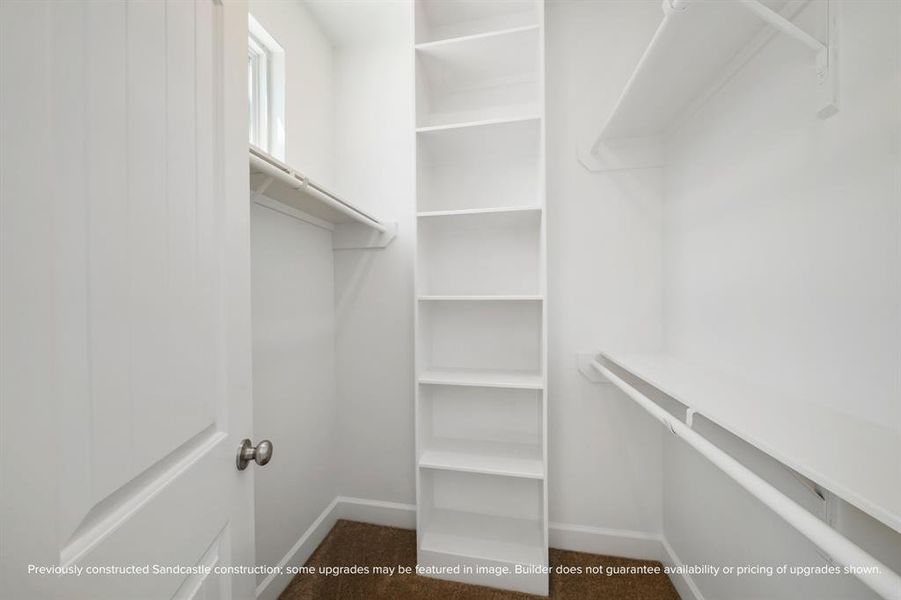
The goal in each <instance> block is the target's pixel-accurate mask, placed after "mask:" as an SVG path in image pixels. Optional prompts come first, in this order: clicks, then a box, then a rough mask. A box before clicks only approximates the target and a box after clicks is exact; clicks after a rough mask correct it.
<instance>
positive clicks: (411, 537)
mask: <svg viewBox="0 0 901 600" xmlns="http://www.w3.org/2000/svg"><path fill="white" fill-rule="evenodd" d="M550 561H551V566H552V567H556V566H557V565H569V566H582V567H587V566H589V565H603V566H604V567H608V566H611V567H623V566H641V565H655V564H656V565H659V564H660V563H657V562H655V561H644V560H630V559H627V558H615V557H612V556H600V555H597V554H585V553H582V552H569V551H565V550H554V549H551V551H550ZM352 565H367V566H370V567H372V566H376V565H381V566H397V565H405V566H409V567H413V566H415V565H416V532H415V531H413V530H410V529H396V528H393V527H380V526H378V525H368V524H365V523H357V522H354V521H343V520H341V521H338V523H337V524H336V525H335V527H334V528H333V529H332V530H331V532H329V534H328V536H326V538H325V539H324V540H323V541H322V543H321V544H320V545H319V547H318V548H317V549H316V551H315V552H314V553H313V555H312V556H311V557H310V560H308V561H307V566H309V567H316V571H317V573H315V574H303V573H302V574H300V575H297V576H296V577H295V578H294V579H293V580H292V581H291V583H290V584H289V585H288V587H287V589H285V591H284V592H283V593H282V595H281V596H280V599H279V600H374V599H384V600H422V599H431V598H440V599H442V600H535V599H536V598H539V596H532V595H529V594H521V593H518V592H509V591H504V590H496V589H493V588H488V587H481V586H476V585H467V584H463V583H454V582H450V581H442V580H440V579H432V578H429V577H420V576H418V575H397V574H395V575H393V576H388V575H373V574H368V575H341V576H333V575H331V576H330V575H325V574H320V573H318V570H319V568H321V567H326V566H348V567H349V566H352ZM550 598H553V599H558V600H576V599H579V600H584V599H590V598H595V599H604V600H679V595H678V594H677V593H676V590H675V588H673V586H672V584H671V583H670V581H669V578H668V577H667V576H666V575H663V574H660V575H610V576H607V575H558V574H556V573H553V572H552V573H551V575H550Z"/></svg>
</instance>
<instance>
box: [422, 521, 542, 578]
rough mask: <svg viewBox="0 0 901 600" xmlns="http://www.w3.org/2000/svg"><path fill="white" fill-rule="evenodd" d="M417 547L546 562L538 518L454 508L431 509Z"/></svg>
mask: <svg viewBox="0 0 901 600" xmlns="http://www.w3.org/2000/svg"><path fill="white" fill-rule="evenodd" d="M420 539H421V543H420V547H421V549H422V550H424V551H427V552H439V553H442V554H451V555H455V556H465V557H471V558H476V559H484V560H489V561H498V562H504V563H511V564H519V565H540V566H546V563H547V550H546V548H545V547H544V532H543V531H542V528H541V524H540V523H539V522H538V521H530V520H527V519H513V518H510V517H498V516H494V515H483V514H479V513H471V512H462V511H456V510H437V509H436V510H433V511H431V514H430V515H429V518H428V522H427V523H425V524H424V527H423V531H422V534H421V538H420Z"/></svg>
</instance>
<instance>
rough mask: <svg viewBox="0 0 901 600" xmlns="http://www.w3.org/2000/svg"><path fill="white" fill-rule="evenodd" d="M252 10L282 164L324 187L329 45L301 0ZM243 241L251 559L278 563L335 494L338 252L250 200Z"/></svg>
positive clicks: (329, 145) (329, 165)
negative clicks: (269, 53)
mask: <svg viewBox="0 0 901 600" xmlns="http://www.w3.org/2000/svg"><path fill="white" fill-rule="evenodd" d="M250 12H251V14H253V16H254V18H256V19H257V21H258V22H259V23H260V24H261V25H262V26H263V27H264V28H265V29H266V30H267V31H268V32H269V34H270V35H272V36H273V37H274V38H275V39H276V41H278V43H279V44H280V45H281V46H282V48H283V49H284V51H285V79H286V82H285V83H286V98H285V119H286V123H285V125H286V128H285V130H286V150H287V162H288V163H289V164H290V165H292V166H294V167H296V168H298V169H299V170H300V171H301V172H303V173H304V174H306V175H308V176H310V177H311V178H313V179H316V180H318V181H320V182H323V183H325V184H327V185H331V184H332V182H333V179H334V178H333V173H334V169H333V165H334V125H335V119H334V111H335V97H334V85H333V78H334V55H333V50H332V47H331V43H330V41H329V39H328V38H327V37H326V36H325V35H323V33H322V32H321V31H320V29H319V26H318V25H317V23H316V21H315V20H314V19H313V18H312V17H311V16H310V14H309V12H308V11H307V9H306V8H305V7H304V5H303V4H302V3H300V2H298V1H277V0H252V1H251V2H250ZM251 242H252V248H251V250H252V278H253V281H252V293H253V298H252V301H253V386H254V441H255V442H258V441H259V440H261V439H264V438H268V439H271V440H272V442H273V444H274V453H273V459H272V461H271V462H270V463H269V464H268V465H266V466H265V467H264V468H257V469H255V473H254V477H255V482H256V483H255V487H256V558H257V564H260V565H264V564H265V565H276V564H278V563H279V561H281V560H282V559H283V558H284V557H285V556H286V554H288V552H289V551H290V550H291V548H292V547H293V546H294V544H295V543H296V542H297V541H298V539H299V538H300V537H301V535H302V534H303V533H304V532H305V531H306V530H307V528H308V527H309V526H310V525H311V524H312V523H313V521H314V520H315V519H316V517H318V516H319V514H320V513H321V512H322V511H323V510H324V509H325V508H326V507H327V506H328V505H329V503H330V502H331V501H332V500H333V499H334V498H335V495H336V494H337V481H338V475H337V465H338V461H337V460H336V458H335V446H336V445H337V443H336V441H335V431H336V428H337V391H336V381H335V379H336V376H335V309H334V298H335V287H334V257H333V253H332V240H331V233H330V232H329V231H327V230H325V229H321V228H319V227H316V226H313V225H310V224H307V223H304V222H302V221H299V220H297V219H294V218H292V217H289V216H286V215H284V214H282V213H279V212H275V211H273V210H271V209H269V208H265V207H261V206H258V205H253V206H252V210H251ZM263 579H265V575H263V574H261V575H259V576H258V577H257V580H258V582H260V581H262V580H263ZM282 583H285V582H284V581H282V580H281V579H279V580H277V582H276V583H274V584H273V585H280V584H282ZM267 593H268V592H267Z"/></svg>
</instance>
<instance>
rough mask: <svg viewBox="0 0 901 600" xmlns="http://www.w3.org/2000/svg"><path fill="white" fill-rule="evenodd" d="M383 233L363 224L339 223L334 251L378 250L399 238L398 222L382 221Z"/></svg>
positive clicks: (333, 239) (333, 235)
mask: <svg viewBox="0 0 901 600" xmlns="http://www.w3.org/2000/svg"><path fill="white" fill-rule="evenodd" d="M382 223H383V224H384V225H385V226H386V228H385V231H384V232H381V231H378V230H376V229H373V228H372V227H369V226H368V225H364V224H362V223H338V224H337V225H335V230H334V232H333V233H332V250H378V249H381V248H387V247H388V244H390V243H391V242H393V241H394V238H396V237H397V222H395V221H382Z"/></svg>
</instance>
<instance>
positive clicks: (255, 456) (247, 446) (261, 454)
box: [235, 438, 272, 471]
mask: <svg viewBox="0 0 901 600" xmlns="http://www.w3.org/2000/svg"><path fill="white" fill-rule="evenodd" d="M271 459H272V442H270V441H269V440H263V441H262V442H260V443H259V444H257V446H256V448H254V447H253V442H251V441H250V440H249V439H246V438H245V439H244V441H242V442H241V445H240V446H238V459H237V460H236V461H235V462H236V464H237V465H238V470H239V471H243V470H244V469H246V468H247V463H249V462H250V461H254V462H255V463H257V464H258V465H260V466H261V467H262V466H263V465H265V464H266V463H268V462H269V461H270V460H271Z"/></svg>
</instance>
